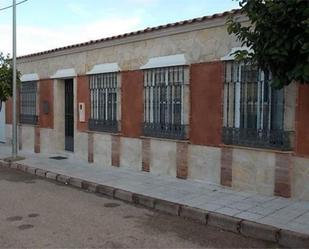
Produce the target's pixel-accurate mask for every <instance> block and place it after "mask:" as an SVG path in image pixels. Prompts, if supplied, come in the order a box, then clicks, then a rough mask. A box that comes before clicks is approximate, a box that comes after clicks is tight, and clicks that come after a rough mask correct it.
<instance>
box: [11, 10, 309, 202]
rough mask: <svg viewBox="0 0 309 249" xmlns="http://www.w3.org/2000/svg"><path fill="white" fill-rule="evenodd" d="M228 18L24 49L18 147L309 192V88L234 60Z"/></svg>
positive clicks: (235, 184)
mask: <svg viewBox="0 0 309 249" xmlns="http://www.w3.org/2000/svg"><path fill="white" fill-rule="evenodd" d="M230 14H233V15H234V16H235V18H238V19H239V20H240V21H243V22H246V21H247V19H246V17H244V16H242V15H240V13H239V11H230V12H225V13H222V14H216V15H212V16H205V17H202V18H197V19H193V20H188V21H183V22H177V23H173V24H168V25H164V26H159V27H155V28H147V29H145V30H141V31H137V32H132V33H128V34H124V35H119V36H115V37H110V38H105V39H101V40H96V41H90V42H86V43H82V44H77V45H73V46H68V47H63V48H58V49H54V50H50V51H46V52H41V53H36V54H30V55H26V56H22V57H19V58H18V68H19V70H20V71H21V73H22V77H21V80H22V84H21V86H20V89H19V95H20V98H19V107H20V108H19V124H20V125H19V143H20V144H19V147H20V149H22V150H30V151H34V152H35V153H55V154H56V153H62V154H63V153H64V152H65V151H68V152H67V153H70V152H71V153H72V154H71V155H72V156H76V157H78V158H80V160H84V161H88V162H90V163H92V162H95V163H97V164H99V165H101V167H112V166H114V167H124V168H129V169H132V170H136V171H146V172H150V173H151V174H157V175H170V176H174V177H178V178H182V179H196V180H202V181H206V182H209V183H214V184H221V185H224V186H228V187H232V188H233V189H237V190H244V191H255V192H257V193H261V194H265V195H269V196H272V195H277V196H283V197H295V198H299V199H303V200H309V85H308V86H305V85H298V84H296V83H292V84H291V85H289V86H288V87H286V88H285V89H282V90H274V89H272V88H271V87H270V82H271V75H270V74H269V73H267V72H262V71H261V70H259V69H258V68H257V67H256V66H255V65H253V64H251V63H250V62H247V63H246V64H244V63H238V62H236V61H234V57H233V52H234V51H236V50H238V49H239V47H241V44H240V43H239V42H238V41H237V40H236V38H235V37H234V36H231V35H229V34H228V33H227V27H226V18H227V17H228V15H230ZM242 49H245V48H242ZM11 121H12V115H11V101H8V102H7V103H6V136H7V142H10V136H11ZM85 165H86V164H85ZM64 167H65V165H64Z"/></svg>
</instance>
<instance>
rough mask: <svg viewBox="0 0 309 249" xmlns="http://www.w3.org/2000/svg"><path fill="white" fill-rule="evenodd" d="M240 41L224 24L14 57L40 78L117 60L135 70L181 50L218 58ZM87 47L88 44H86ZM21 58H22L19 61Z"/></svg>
mask: <svg viewBox="0 0 309 249" xmlns="http://www.w3.org/2000/svg"><path fill="white" fill-rule="evenodd" d="M238 46H240V44H239V43H238V42H236V39H235V38H234V37H233V36H230V35H228V33H227V31H226V26H221V27H213V28H205V29H202V30H196V31H189V32H185V33H180V34H176V35H170V36H164V34H163V36H161V37H158V38H154V39H145V40H141V41H136V42H128V43H126V44H121V45H117V46H113V45H111V46H109V47H105V48H100V49H93V50H88V51H80V52H75V53H72V54H67V55H61V56H56V57H53V54H51V55H50V56H49V57H48V58H43V59H40V57H37V58H35V57H34V58H30V59H25V60H19V61H18V68H19V70H20V71H21V73H22V74H26V73H37V74H38V75H39V77H40V78H49V77H50V76H51V75H53V74H54V73H55V72H56V71H57V70H59V69H65V68H75V70H76V72H77V74H85V73H86V72H87V71H89V70H90V69H91V68H92V67H93V66H94V65H96V64H102V63H112V62H117V63H118V64H119V66H120V68H121V70H122V71H124V70H136V69H139V68H140V67H141V66H142V65H144V64H145V63H147V61H148V59H149V58H151V57H158V56H167V55H174V54H179V53H184V54H185V55H186V58H187V60H188V62H189V63H190V64H192V63H199V62H206V61H213V60H220V58H221V57H222V56H224V55H226V54H227V53H228V52H230V50H231V49H232V48H233V47H238ZM90 49H91V47H90ZM22 61H24V62H23V63H22Z"/></svg>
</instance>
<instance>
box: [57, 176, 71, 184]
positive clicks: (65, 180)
mask: <svg viewBox="0 0 309 249" xmlns="http://www.w3.org/2000/svg"><path fill="white" fill-rule="evenodd" d="M69 180H70V177H69V176H65V175H58V176H57V182H61V183H64V184H68V183H69Z"/></svg>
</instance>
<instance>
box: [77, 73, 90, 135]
mask: <svg viewBox="0 0 309 249" xmlns="http://www.w3.org/2000/svg"><path fill="white" fill-rule="evenodd" d="M79 103H85V121H86V122H79V116H78V115H79V112H77V130H78V131H80V132H85V131H87V130H88V119H89V118H90V93H89V76H87V75H79V76H78V77H77V103H76V104H77V110H78V108H79V106H78V104H79Z"/></svg>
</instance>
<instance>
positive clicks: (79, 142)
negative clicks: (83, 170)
mask: <svg viewBox="0 0 309 249" xmlns="http://www.w3.org/2000/svg"><path fill="white" fill-rule="evenodd" d="M63 150H64V149H63ZM74 156H75V157H77V158H79V159H81V160H83V161H86V162H88V133H85V132H78V131H75V133H74Z"/></svg>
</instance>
